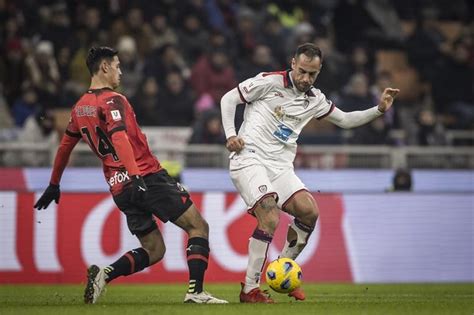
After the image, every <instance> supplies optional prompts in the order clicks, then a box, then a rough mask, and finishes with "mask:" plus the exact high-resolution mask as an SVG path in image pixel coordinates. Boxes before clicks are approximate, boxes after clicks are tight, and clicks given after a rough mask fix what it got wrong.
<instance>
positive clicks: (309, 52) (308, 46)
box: [295, 43, 323, 62]
mask: <svg viewBox="0 0 474 315" xmlns="http://www.w3.org/2000/svg"><path fill="white" fill-rule="evenodd" d="M301 54H304V55H305V56H307V57H309V58H311V59H313V58H315V57H319V59H320V60H321V62H322V61H323V52H322V51H321V49H319V47H318V46H316V45H315V44H312V43H305V44H302V45H299V46H298V47H297V48H296V52H295V58H297V57H298V56H299V55H301Z"/></svg>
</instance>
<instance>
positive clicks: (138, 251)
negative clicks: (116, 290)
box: [105, 247, 150, 282]
mask: <svg viewBox="0 0 474 315" xmlns="http://www.w3.org/2000/svg"><path fill="white" fill-rule="evenodd" d="M149 264H150V258H149V256H148V253H147V251H146V250H145V249H143V248H141V247H140V248H135V249H132V250H131V251H129V252H126V253H125V255H123V256H122V257H120V258H119V259H118V260H117V261H116V262H114V263H113V264H111V265H110V266H107V267H105V273H106V274H107V279H106V281H107V282H110V281H112V280H114V279H115V278H117V277H119V276H128V275H131V274H132V273H135V272H138V271H140V270H143V269H145V268H146V267H148V265H149Z"/></svg>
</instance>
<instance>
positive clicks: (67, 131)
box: [64, 129, 82, 138]
mask: <svg viewBox="0 0 474 315" xmlns="http://www.w3.org/2000/svg"><path fill="white" fill-rule="evenodd" d="M64 133H65V134H67V135H68V136H69V137H73V138H81V137H82V136H81V134H80V133H79V132H72V131H70V130H67V129H66V131H65V132H64Z"/></svg>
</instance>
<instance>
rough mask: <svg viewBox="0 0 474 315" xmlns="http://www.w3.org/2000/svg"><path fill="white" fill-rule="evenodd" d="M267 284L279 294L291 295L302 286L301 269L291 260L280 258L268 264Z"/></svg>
mask: <svg viewBox="0 0 474 315" xmlns="http://www.w3.org/2000/svg"><path fill="white" fill-rule="evenodd" d="M265 276H266V279H267V284H268V285H269V286H270V288H272V289H273V290H274V291H276V292H279V293H290V292H291V291H293V290H295V289H296V288H299V287H300V286H301V280H302V276H303V274H302V272H301V267H300V266H299V265H298V264H297V263H296V262H295V261H294V260H293V259H290V258H278V259H276V260H274V261H272V262H271V263H270V264H268V267H267V270H266V272H265Z"/></svg>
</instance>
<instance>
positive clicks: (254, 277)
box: [243, 228, 273, 293]
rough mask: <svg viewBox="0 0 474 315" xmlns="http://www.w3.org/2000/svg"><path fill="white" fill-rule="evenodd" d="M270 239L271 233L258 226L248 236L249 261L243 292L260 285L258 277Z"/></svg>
mask: <svg viewBox="0 0 474 315" xmlns="http://www.w3.org/2000/svg"><path fill="white" fill-rule="evenodd" d="M272 239H273V236H272V235H270V234H268V233H267V232H265V231H262V230H260V229H258V228H256V229H255V231H254V232H253V234H252V237H250V239H249V262H248V265H247V272H246V274H245V286H244V289H243V290H244V293H249V292H250V291H252V290H253V289H255V288H258V287H259V286H260V277H261V275H262V271H263V267H264V266H265V261H266V260H267V253H268V247H269V246H270V243H271V242H272Z"/></svg>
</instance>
